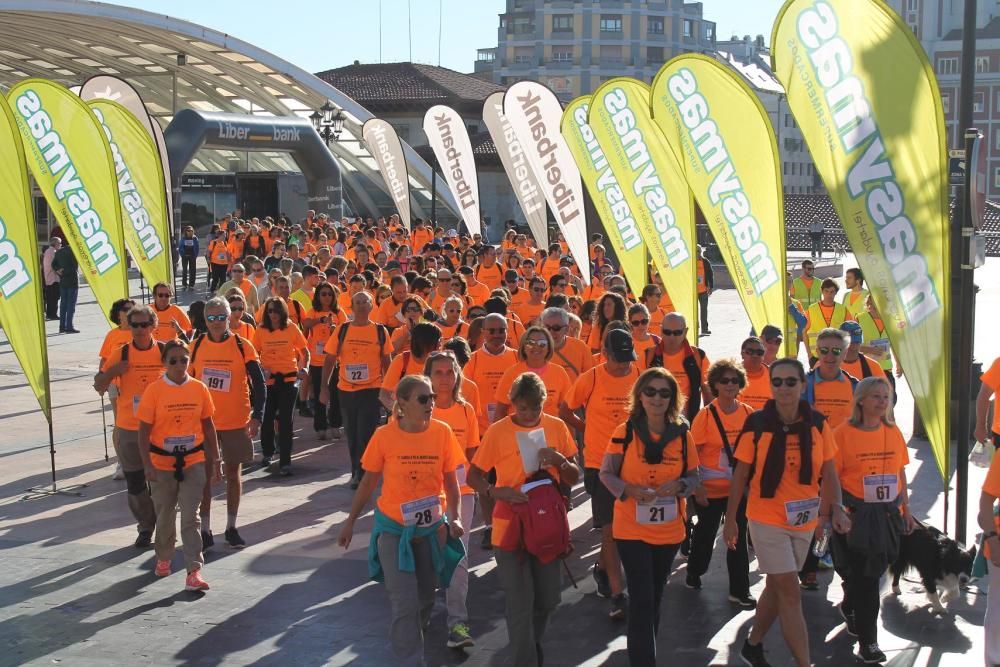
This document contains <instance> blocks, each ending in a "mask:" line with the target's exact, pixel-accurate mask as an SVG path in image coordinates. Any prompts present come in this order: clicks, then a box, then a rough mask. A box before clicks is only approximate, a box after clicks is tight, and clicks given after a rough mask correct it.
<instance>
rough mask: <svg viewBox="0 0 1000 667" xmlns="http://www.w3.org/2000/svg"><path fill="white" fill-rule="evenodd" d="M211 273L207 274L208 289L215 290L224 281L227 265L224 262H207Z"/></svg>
mask: <svg viewBox="0 0 1000 667" xmlns="http://www.w3.org/2000/svg"><path fill="white" fill-rule="evenodd" d="M209 266H211V273H210V274H209V276H208V291H209V292H215V291H216V290H217V289H219V288H220V287H222V284H223V283H224V282H226V271H227V270H228V269H229V266H228V265H226V264H209Z"/></svg>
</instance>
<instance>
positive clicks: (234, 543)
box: [226, 528, 247, 549]
mask: <svg viewBox="0 0 1000 667" xmlns="http://www.w3.org/2000/svg"><path fill="white" fill-rule="evenodd" d="M226 544H228V545H229V548H230V549H242V548H243V547H245V546H246V545H247V543H246V541H245V540H244V539H243V538H242V537H240V534H239V532H238V531H237V530H236V529H235V528H226Z"/></svg>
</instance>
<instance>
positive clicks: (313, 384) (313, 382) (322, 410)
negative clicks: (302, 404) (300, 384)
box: [309, 366, 343, 431]
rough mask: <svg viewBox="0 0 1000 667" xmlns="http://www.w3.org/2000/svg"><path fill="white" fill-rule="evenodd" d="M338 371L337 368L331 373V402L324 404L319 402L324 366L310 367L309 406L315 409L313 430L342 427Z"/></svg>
mask: <svg viewBox="0 0 1000 667" xmlns="http://www.w3.org/2000/svg"><path fill="white" fill-rule="evenodd" d="M337 377H338V373H337V371H336V369H334V372H333V373H332V374H331V375H330V402H329V403H327V404H326V405H323V404H322V403H320V402H319V392H320V389H321V387H320V385H321V384H322V383H323V367H322V366H310V367H309V380H310V382H309V407H311V408H312V411H313V430H315V431H325V430H326V429H327V428H340V427H341V426H343V420H342V419H341V418H340V390H339V389H337Z"/></svg>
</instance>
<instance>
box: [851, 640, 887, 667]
mask: <svg viewBox="0 0 1000 667" xmlns="http://www.w3.org/2000/svg"><path fill="white" fill-rule="evenodd" d="M858 658H860V660H861V662H863V663H865V664H866V665H877V664H879V663H881V662H885V661H886V659H887V658H886V657H885V653H883V652H882V649H880V648H879V647H878V644H876V643H874V642H872V643H871V644H868V645H867V646H866V645H864V644H860V645H858Z"/></svg>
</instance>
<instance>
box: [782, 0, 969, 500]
mask: <svg viewBox="0 0 1000 667" xmlns="http://www.w3.org/2000/svg"><path fill="white" fill-rule="evenodd" d="M772 35H773V38H772V39H773V43H772V46H771V54H772V59H773V63H774V71H775V74H777V76H778V78H779V79H780V80H781V82H782V83H783V84H784V86H785V90H786V91H787V93H788V103H789V106H790V108H791V109H792V111H793V113H794V114H795V120H796V122H797V123H798V125H799V127H800V128H801V129H802V134H803V136H804V137H805V140H806V143H807V144H808V145H809V152H810V153H811V154H812V157H813V160H814V161H815V163H816V168H817V169H818V170H819V173H820V175H821V176H822V177H823V181H824V182H825V183H826V187H827V189H828V190H829V191H830V197H831V199H832V200H833V203H834V205H835V206H836V208H837V213H838V214H839V215H840V219H841V221H842V223H843V225H844V231H845V232H846V233H847V238H848V239H849V240H850V242H851V247H852V249H853V250H854V254H855V255H856V257H857V259H858V264H859V265H860V266H861V270H862V271H864V274H865V279H866V280H867V281H868V287H869V289H870V290H871V295H872V299H873V300H874V302H875V305H876V306H877V307H878V310H879V313H880V314H881V316H882V319H883V321H884V322H885V331H886V333H887V334H888V336H889V340H890V342H891V343H892V348H893V350H894V351H895V352H896V354H897V356H898V357H899V361H900V364H901V365H902V367H903V368H905V369H906V380H907V383H908V384H909V385H910V389H911V390H912V392H913V398H914V400H915V401H916V404H917V406H918V408H919V410H920V415H921V417H922V418H923V421H924V424H925V426H926V427H927V434H928V438H929V440H930V441H931V446H932V448H933V450H934V455H935V458H936V460H937V464H938V468H939V469H940V471H941V474H942V475H943V476H944V478H945V479H946V480H947V479H948V477H949V475H948V396H949V393H950V392H949V383H950V372H949V368H950V358H949V356H950V350H951V342H950V340H949V329H948V321H949V312H950V306H949V291H948V290H949V285H948V283H947V278H948V276H949V275H950V267H949V246H950V244H949V240H948V200H947V194H948V171H947V160H946V154H945V141H946V139H945V137H946V134H945V126H944V114H943V111H942V105H941V97H940V93H939V92H938V86H937V81H936V79H935V77H934V72H933V70H932V69H931V66H930V64H929V63H928V62H927V57H926V55H925V54H924V52H923V50H922V49H921V47H920V44H919V43H918V42H917V40H916V38H915V37H914V35H913V32H912V31H911V30H910V29H909V28H908V27H907V26H906V25H905V24H904V23H903V22H902V21H901V20H900V18H899V16H897V15H896V13H895V12H894V11H893V10H892V9H891V8H889V7H888V6H887V5H886V4H885V3H884V2H881V0H866V1H865V2H858V1H857V0H827V1H825V2H817V1H813V0H791V1H789V2H786V3H785V6H784V7H783V8H782V10H781V13H780V14H779V15H778V18H777V20H776V22H775V25H774V29H773V31H772Z"/></svg>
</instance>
